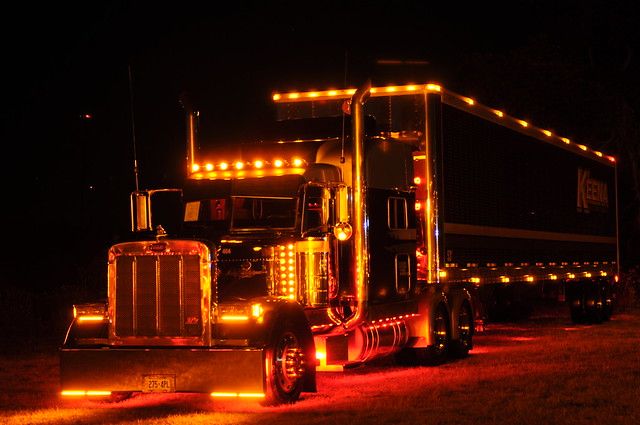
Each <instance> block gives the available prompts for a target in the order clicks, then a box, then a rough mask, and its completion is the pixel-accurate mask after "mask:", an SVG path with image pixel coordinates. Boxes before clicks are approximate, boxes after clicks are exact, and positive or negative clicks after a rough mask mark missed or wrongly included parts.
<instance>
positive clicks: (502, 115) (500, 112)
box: [493, 109, 504, 118]
mask: <svg viewBox="0 0 640 425" xmlns="http://www.w3.org/2000/svg"><path fill="white" fill-rule="evenodd" d="M493 113H494V114H496V115H497V116H499V117H500V118H502V117H504V112H502V111H500V110H498V109H494V110H493Z"/></svg>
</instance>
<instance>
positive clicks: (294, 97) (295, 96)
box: [287, 93, 300, 99]
mask: <svg viewBox="0 0 640 425" xmlns="http://www.w3.org/2000/svg"><path fill="white" fill-rule="evenodd" d="M299 97H300V93H289V94H288V95H287V98H289V99H297V98H299Z"/></svg>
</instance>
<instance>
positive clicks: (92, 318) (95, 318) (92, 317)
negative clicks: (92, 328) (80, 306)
mask: <svg viewBox="0 0 640 425" xmlns="http://www.w3.org/2000/svg"><path fill="white" fill-rule="evenodd" d="M76 320H77V321H78V322H79V323H83V322H102V321H103V320H104V316H100V315H87V316H78V318H77V319H76Z"/></svg>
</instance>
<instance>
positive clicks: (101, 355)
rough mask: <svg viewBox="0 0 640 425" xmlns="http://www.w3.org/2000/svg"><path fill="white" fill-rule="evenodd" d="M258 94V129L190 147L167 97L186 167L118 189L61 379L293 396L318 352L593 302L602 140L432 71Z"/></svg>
mask: <svg viewBox="0 0 640 425" xmlns="http://www.w3.org/2000/svg"><path fill="white" fill-rule="evenodd" d="M273 100H274V103H275V108H276V110H277V115H278V117H277V118H278V119H277V120H276V121H275V122H274V124H273V126H272V127H269V128H265V129H264V131H263V133H261V136H260V137H258V138H256V139H255V140H247V141H243V142H238V143H218V144H216V145H213V146H208V147H207V148H205V144H204V142H203V141H201V140H199V137H198V134H199V133H198V126H197V120H198V112H197V111H195V110H193V109H190V108H188V107H187V108H185V109H186V114H185V115H186V117H187V120H186V121H187V125H186V127H187V136H186V139H187V143H186V145H187V148H186V155H185V156H186V178H185V180H184V183H183V184H182V185H181V187H179V188H169V189H149V190H136V191H134V192H133V193H132V194H131V223H132V233H131V238H130V239H129V240H127V241H124V242H119V243H117V244H115V245H113V246H112V247H111V248H110V250H109V253H108V259H107V276H108V299H107V300H105V301H104V302H95V303H87V304H78V305H75V306H74V308H73V310H74V315H73V316H74V317H73V320H72V322H71V324H70V326H69V329H68V332H67V335H66V338H65V341H64V343H63V344H62V347H61V349H60V368H61V390H62V391H61V394H62V396H65V397H111V398H115V397H121V396H126V395H129V394H131V393H133V392H199V393H206V394H210V395H211V396H212V397H228V398H239V397H252V398H257V399H259V400H260V401H261V402H262V403H264V404H267V405H276V404H282V403H293V402H295V401H297V400H298V399H299V397H300V394H301V393H302V392H314V391H316V390H317V388H316V372H318V371H341V370H344V369H345V368H349V367H353V366H357V365H362V364H364V363H366V362H369V361H371V360H372V359H375V358H378V357H380V356H395V357H396V359H397V361H399V362H402V363H408V364H425V363H428V364H438V363H441V362H443V361H446V360H447V359H448V358H451V357H464V356H466V355H467V354H468V353H469V351H470V350H472V348H473V338H474V334H475V332H476V330H477V329H479V328H480V327H481V326H482V324H483V322H484V321H485V320H487V319H488V320H492V318H494V317H495V318H498V317H499V316H500V315H501V314H503V313H505V312H511V313H517V312H518V311H524V310H527V309H528V308H529V305H530V303H531V302H532V299H534V298H536V297H537V298H555V299H557V300H560V301H562V302H565V303H566V304H567V305H568V309H567V314H570V316H571V318H572V319H573V320H574V321H576V322H582V321H589V322H600V321H603V320H607V319H608V318H609V317H610V315H611V313H612V308H613V299H614V294H615V292H614V289H615V282H616V281H617V278H618V277H617V276H618V237H617V234H618V232H617V221H616V217H617V212H616V205H617V204H616V161H615V158H614V157H612V156H608V155H606V154H604V153H602V152H599V151H596V150H593V149H591V148H589V147H587V146H585V145H582V144H579V143H576V142H575V141H572V140H570V139H568V138H565V137H561V136H559V135H556V134H554V133H553V132H552V131H550V130H547V129H543V128H539V127H536V126H534V125H533V124H531V123H529V122H526V121H525V120H522V119H517V118H514V117H511V116H509V115H507V114H506V113H505V112H504V111H501V110H497V109H493V108H490V107H487V106H483V105H481V104H479V103H477V102H476V101H475V100H474V99H472V98H469V97H465V96H461V95H459V94H457V93H454V92H452V91H449V90H446V89H445V88H444V87H442V86H441V85H439V84H435V83H429V84H419V85H402V86H375V87H373V86H372V85H371V83H370V82H368V83H366V84H364V85H363V86H362V87H361V88H359V89H340V90H337V89H336V90H325V91H308V92H296V93H293V92H289V93H275V94H274V95H273Z"/></svg>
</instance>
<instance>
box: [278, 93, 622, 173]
mask: <svg viewBox="0 0 640 425" xmlns="http://www.w3.org/2000/svg"><path fill="white" fill-rule="evenodd" d="M443 91H444V89H443V88H442V86H440V85H439V84H434V83H428V84H407V85H400V86H396V85H389V86H381V87H372V88H371V90H370V93H371V97H380V96H389V95H392V96H398V95H407V94H414V93H417V92H429V93H442V92H443ZM355 92H356V89H353V88H350V89H341V90H335V89H330V90H321V91H318V90H313V91H307V92H291V93H274V94H273V96H272V99H273V101H274V102H276V103H287V102H308V101H316V100H331V99H350V98H351V96H353V94H354V93H355ZM448 94H450V95H452V96H454V97H456V98H458V99H460V100H461V101H463V102H465V103H467V104H468V105H469V106H474V105H476V101H475V100H474V99H472V98H470V97H465V96H460V95H458V94H454V93H450V92H449V93H448ZM489 111H490V112H492V113H493V114H495V115H496V116H497V117H499V118H504V117H505V116H506V114H505V113H504V112H503V111H500V110H498V109H489ZM513 119H514V120H515V121H516V122H517V123H518V124H520V126H522V127H524V128H532V127H533V126H532V125H531V124H530V123H528V122H527V121H524V120H521V119H517V118H513ZM533 128H535V127H533ZM538 130H539V131H540V132H542V133H543V134H544V135H545V136H547V137H552V136H554V135H553V133H552V132H551V131H549V130H545V129H541V128H539V129H538ZM557 138H558V139H560V140H562V141H563V142H564V143H565V144H567V145H569V144H571V141H570V140H569V139H567V138H566V137H557ZM577 147H578V148H580V149H582V150H583V151H589V152H590V153H592V154H594V155H596V156H598V157H600V158H602V157H603V154H602V152H599V151H596V150H593V149H589V148H588V147H587V146H584V145H577ZM606 158H607V159H608V160H609V161H610V162H614V163H615V162H616V160H615V158H614V157H612V156H606Z"/></svg>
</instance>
